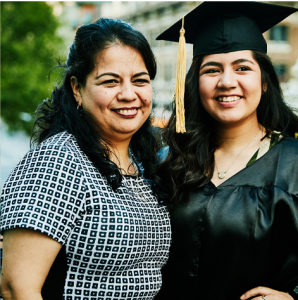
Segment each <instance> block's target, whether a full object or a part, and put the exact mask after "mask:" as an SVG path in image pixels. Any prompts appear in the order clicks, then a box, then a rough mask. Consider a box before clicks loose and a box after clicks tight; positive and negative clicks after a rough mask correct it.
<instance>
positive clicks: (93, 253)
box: [1, 132, 171, 300]
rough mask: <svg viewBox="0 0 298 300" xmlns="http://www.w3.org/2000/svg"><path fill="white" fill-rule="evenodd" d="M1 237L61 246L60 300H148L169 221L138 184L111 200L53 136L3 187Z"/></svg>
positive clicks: (97, 177) (74, 148)
mask: <svg viewBox="0 0 298 300" xmlns="http://www.w3.org/2000/svg"><path fill="white" fill-rule="evenodd" d="M1 203H2V216H1V231H2V232H3V231H5V230H7V229H12V228H17V227H24V228H32V229H34V230H38V231H41V232H43V233H45V234H47V235H48V236H50V237H52V238H53V239H54V240H56V241H58V242H59V243H61V244H62V245H65V249H66V257H67V267H68V269H67V275H66V280H65V285H64V299H66V300H75V299H82V300H85V299H86V300H87V299H88V300H89V299H90V300H95V299H96V300H108V299H110V300H114V299H115V300H116V299H132V300H133V299H144V300H145V299H146V300H147V299H153V298H154V296H155V295H156V293H157V292H158V291H159V289H160V287H161V272H160V269H161V267H162V266H163V265H164V264H165V263H166V261H167V259H168V252H169V247H170V239H171V231H170V221H169V215H168V212H167V210H166V208H165V207H163V206H161V205H159V204H158V202H157V199H156V198H155V197H154V196H153V195H152V191H151V188H150V185H149V183H148V182H147V181H146V180H145V179H144V178H143V177H142V176H139V177H132V176H125V180H123V182H122V184H121V187H119V188H118V189H117V192H114V191H113V190H112V189H111V187H110V186H109V185H108V184H107V181H106V179H105V178H104V177H103V176H101V174H100V173H99V172H98V170H97V169H95V168H94V166H93V165H92V163H91V162H90V160H89V159H88V158H87V156H86V155H85V154H84V153H83V152H82V151H81V150H80V148H79V146H78V144H77V143H76V141H75V139H74V137H73V136H72V135H71V134H69V133H67V132H63V133H59V134H57V135H55V136H53V137H51V138H49V139H47V140H46V141H44V142H43V143H42V144H40V145H39V146H38V147H37V148H35V149H33V150H31V151H30V152H28V153H27V155H26V156H25V157H24V158H23V160H22V161H21V162H20V163H19V164H18V165H17V167H16V168H15V170H14V171H13V172H12V174H11V175H10V176H9V178H8V179H7V181H6V183H5V185H4V187H3V191H2V197H1Z"/></svg>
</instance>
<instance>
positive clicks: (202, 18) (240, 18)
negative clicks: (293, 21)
mask: <svg viewBox="0 0 298 300" xmlns="http://www.w3.org/2000/svg"><path fill="white" fill-rule="evenodd" d="M296 11H298V9H296V8H293V7H287V6H281V5H276V4H268V3H261V2H225V1H218V2H213V1H212V2H211V1H208V2H203V3H202V4H201V5H199V6H198V7H196V8H195V9H194V10H192V11H191V12H190V13H188V14H187V15H185V16H184V17H183V18H182V19H180V20H179V21H177V22H176V23H175V24H174V25H172V26H171V27H170V28H168V29H167V30H166V31H164V32H163V33H162V34H160V35H159V36H158V37H157V38H156V39H157V40H166V41H171V42H178V41H179V50H178V63H177V76H176V121H177V127H176V131H177V132H185V125H184V104H183V102H184V100H183V98H184V83H185V74H186V72H185V71H183V70H186V58H185V53H186V50H185V42H187V43H191V44H193V56H194V57H195V56H197V55H207V54H216V53H228V52H233V51H240V50H258V51H261V52H263V53H267V43H266V41H265V39H264V37H263V35H262V33H263V32H265V31H267V30H268V29H270V28H271V27H273V26H274V25H276V24H278V23H279V22H280V21H282V20H283V19H285V18H286V17H288V16H289V15H291V14H292V13H294V12H296ZM179 31H180V37H179ZM184 36H185V37H184ZM179 74H180V75H179ZM181 95H182V99H180V97H181ZM177 106H178V108H177Z"/></svg>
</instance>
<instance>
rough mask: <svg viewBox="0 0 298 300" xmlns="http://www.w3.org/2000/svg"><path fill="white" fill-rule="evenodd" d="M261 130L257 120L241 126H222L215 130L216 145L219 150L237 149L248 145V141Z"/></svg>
mask: <svg viewBox="0 0 298 300" xmlns="http://www.w3.org/2000/svg"><path fill="white" fill-rule="evenodd" d="M261 130H263V128H262V126H261V125H260V124H259V123H258V120H257V119H256V118H254V119H251V120H249V121H248V122H246V123H245V124H240V125H239V124H237V125H230V124H229V125H224V124H220V125H219V126H217V127H216V129H215V143H216V144H217V145H218V149H222V150H225V149H227V148H228V149H237V148H239V147H241V146H242V145H244V144H247V141H249V140H250V139H252V138H253V137H254V136H255V135H256V134H257V133H258V132H259V131H261ZM263 131H264V130H263Z"/></svg>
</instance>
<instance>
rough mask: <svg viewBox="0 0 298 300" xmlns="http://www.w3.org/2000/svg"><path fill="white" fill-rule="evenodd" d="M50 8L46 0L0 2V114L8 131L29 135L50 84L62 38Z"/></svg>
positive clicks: (48, 92)
mask: <svg viewBox="0 0 298 300" xmlns="http://www.w3.org/2000/svg"><path fill="white" fill-rule="evenodd" d="M52 10H53V9H52V7H50V6H48V5H47V4H46V2H37V1H32V2H1V110H2V111H1V117H2V119H3V120H4V121H5V123H6V124H7V125H8V128H9V130H10V131H14V130H24V131H25V132H26V133H27V134H29V135H30V134H31V130H32V125H33V123H34V112H35V110H36V107H37V105H38V104H39V103H40V102H41V101H42V100H43V99H45V98H48V97H49V96H50V93H51V90H52V88H53V85H54V84H53V83H50V82H49V80H48V74H49V71H50V70H51V69H52V68H53V67H54V66H55V65H56V64H57V63H56V60H55V58H56V57H57V54H58V52H59V49H61V47H62V39H61V38H60V37H58V36H57V35H56V29H57V28H58V26H59V22H58V20H57V19H56V18H55V17H54V16H53V13H52ZM24 113H25V114H24ZM28 114H30V115H31V116H32V120H31V121H28V117H29V119H30V115H28ZM26 117H27V121H26V120H24V119H26Z"/></svg>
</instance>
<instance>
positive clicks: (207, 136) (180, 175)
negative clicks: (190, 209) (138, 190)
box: [155, 51, 298, 203]
mask: <svg viewBox="0 0 298 300" xmlns="http://www.w3.org/2000/svg"><path fill="white" fill-rule="evenodd" d="M252 53H253V57H254V58H255V60H256V61H257V62H258V64H259V66H260V69H261V78H262V86H266V87H267V91H266V93H264V94H263V95H262V97H261V101H260V104H259V106H258V108H257V116H258V121H259V123H260V124H261V125H262V126H263V127H264V128H265V129H266V136H269V135H270V133H271V132H272V131H273V130H277V131H281V132H282V134H283V135H284V136H285V135H287V136H294V135H295V132H297V130H298V117H297V115H295V114H294V113H293V110H292V109H290V108H289V107H288V106H287V105H286V103H285V102H284V99H283V95H282V90H281V88H280V85H279V80H278V77H277V75H276V72H275V70H274V67H273V65H272V63H271V61H270V58H269V57H268V56H267V55H266V54H264V53H262V52H258V51H252ZM202 61H203V56H197V57H195V58H194V59H193V63H192V65H191V67H190V70H189V71H188V73H187V76H186V84H185V100H184V101H185V123H186V124H185V125H186V133H184V134H177V133H176V109H175V107H174V108H173V113H172V116H171V118H170V120H169V123H168V125H167V127H166V128H165V130H164V132H163V139H164V142H165V143H166V144H167V145H168V146H169V154H168V156H167V158H166V159H165V160H164V161H162V162H161V163H160V164H159V165H158V166H157V173H158V177H159V178H158V180H157V182H158V184H157V186H156V187H155V188H156V190H158V192H159V198H160V200H161V201H162V202H170V203H178V202H182V201H187V200H188V199H189V193H190V192H191V191H193V190H195V189H196V188H199V187H201V186H204V185H205V184H207V183H208V182H209V181H210V180H211V178H212V175H213V172H214V152H215V150H216V145H215V144H214V141H213V139H212V135H213V131H214V127H213V126H214V119H212V117H211V116H210V115H209V114H208V113H207V112H206V110H205V109H204V107H203V105H202V103H201V101H200V95H199V69H200V67H201V64H202Z"/></svg>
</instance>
